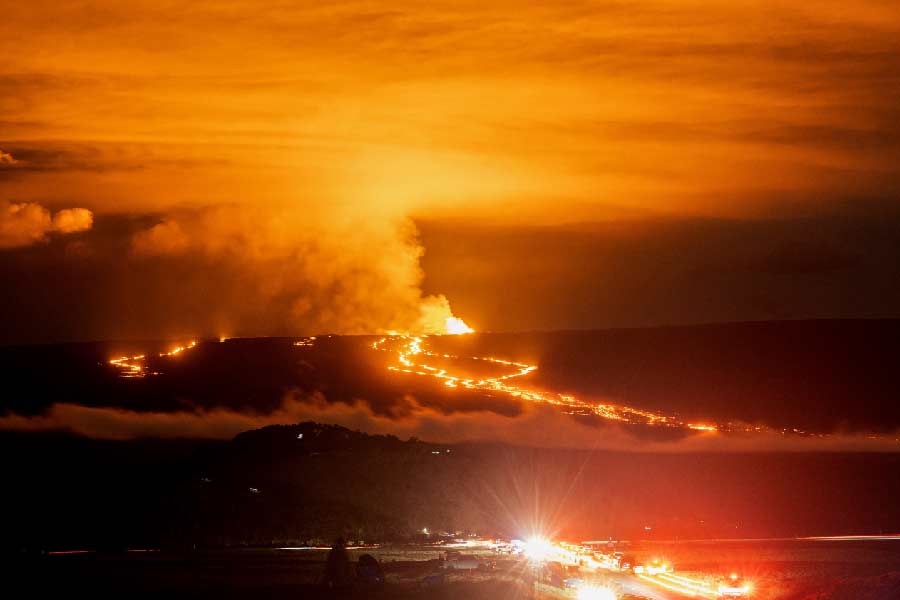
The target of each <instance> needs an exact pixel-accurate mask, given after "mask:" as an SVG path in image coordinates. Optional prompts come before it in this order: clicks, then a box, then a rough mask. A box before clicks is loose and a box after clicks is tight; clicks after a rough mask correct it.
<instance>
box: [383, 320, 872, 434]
mask: <svg viewBox="0 0 900 600" xmlns="http://www.w3.org/2000/svg"><path fill="white" fill-rule="evenodd" d="M446 329H447V334H465V333H472V332H473V330H472V328H470V327H469V326H468V325H466V324H465V322H464V321H462V320H461V319H457V318H455V317H450V318H448V319H447V328H446ZM427 338H428V336H427V335H422V336H413V335H405V334H391V335H387V336H385V337H383V338H381V339H379V340H378V341H376V342H374V343H373V344H372V347H373V348H374V349H375V350H380V351H387V352H394V353H396V357H397V362H396V364H391V365H389V366H388V367H387V368H388V369H389V370H390V371H395V372H398V373H408V374H411V375H418V376H422V377H432V378H435V379H438V380H440V381H442V382H443V384H444V385H446V386H447V387H450V388H465V389H469V390H481V391H484V392H487V393H501V394H507V395H509V396H513V397H515V398H520V399H522V400H526V401H528V402H536V403H541V404H549V405H553V406H557V407H559V408H560V409H561V410H562V411H563V412H564V413H566V414H570V415H579V416H596V417H600V418H603V419H606V420H609V421H617V422H620V423H623V424H628V425H653V426H662V427H669V428H675V429H682V430H687V431H693V432H697V433H703V434H708V435H714V434H720V433H743V434H760V433H775V434H780V435H792V436H801V437H819V438H826V437H828V434H823V433H809V432H806V431H804V430H802V429H797V428H784V429H771V428H768V427H762V426H759V425H748V424H743V423H736V422H724V423H709V422H707V423H698V422H694V423H691V422H687V421H684V420H682V419H680V418H679V417H677V416H676V415H666V414H661V413H655V412H651V411H647V410H641V409H639V408H635V407H630V406H624V405H618V404H608V403H593V402H588V401H586V400H582V399H579V398H577V397H576V396H574V395H572V394H562V393H556V392H549V391H543V390H538V389H534V388H528V387H524V386H521V385H517V382H516V381H515V380H519V379H522V378H524V377H526V376H527V375H529V374H531V373H534V372H535V371H537V368H538V367H537V365H532V364H527V363H523V362H516V361H511V360H505V359H502V358H496V357H492V356H468V357H463V356H456V355H452V354H443V353H438V352H433V351H431V350H429V349H428V348H427ZM436 363H437V364H436ZM465 363H469V364H471V365H472V366H481V367H482V370H483V367H484V366H485V365H488V364H489V365H491V366H494V367H498V368H501V369H503V372H502V374H500V375H495V376H484V377H473V376H470V375H468V374H463V373H462V372H460V371H458V370H451V368H453V367H456V366H460V365H463V364H465ZM451 365H452V367H451ZM873 439H876V438H873Z"/></svg>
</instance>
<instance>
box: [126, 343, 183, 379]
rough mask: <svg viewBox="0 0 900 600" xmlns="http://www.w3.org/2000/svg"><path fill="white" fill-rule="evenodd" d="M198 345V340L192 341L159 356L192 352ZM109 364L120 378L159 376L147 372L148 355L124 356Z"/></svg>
mask: <svg viewBox="0 0 900 600" xmlns="http://www.w3.org/2000/svg"><path fill="white" fill-rule="evenodd" d="M196 345H197V342H196V340H191V342H190V343H189V344H188V345H187V346H176V347H175V348H172V349H171V350H169V351H168V352H160V353H159V356H161V357H163V356H177V355H178V354H181V353H182V352H184V351H185V350H190V349H191V348H194V347H195V346H196ZM109 364H110V365H112V366H114V367H116V368H117V369H119V377H123V378H125V379H131V378H135V377H145V376H146V375H159V373H157V372H156V371H153V372H149V373H148V371H147V355H145V354H138V355H137V356H122V357H120V358H113V359H111V360H110V361H109Z"/></svg>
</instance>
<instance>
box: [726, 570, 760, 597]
mask: <svg viewBox="0 0 900 600" xmlns="http://www.w3.org/2000/svg"><path fill="white" fill-rule="evenodd" d="M751 589H752V586H751V585H750V583H749V582H748V581H746V580H745V579H744V578H743V577H741V576H739V575H738V574H737V573H732V574H731V575H729V576H728V577H726V578H725V579H724V580H723V581H722V583H720V584H719V589H718V597H719V598H746V597H748V596H749V594H750V590H751Z"/></svg>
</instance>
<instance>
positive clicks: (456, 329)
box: [444, 317, 475, 335]
mask: <svg viewBox="0 0 900 600" xmlns="http://www.w3.org/2000/svg"><path fill="white" fill-rule="evenodd" d="M444 328H445V329H446V331H447V333H448V334H450V335H462V334H464V333H474V332H475V330H474V329H472V328H471V327H469V326H468V325H466V322H465V321H463V320H462V319H460V318H458V317H447V321H446V322H445V325H444Z"/></svg>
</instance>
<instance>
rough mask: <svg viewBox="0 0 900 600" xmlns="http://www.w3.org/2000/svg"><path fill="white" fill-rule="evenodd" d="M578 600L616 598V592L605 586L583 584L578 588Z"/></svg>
mask: <svg viewBox="0 0 900 600" xmlns="http://www.w3.org/2000/svg"><path fill="white" fill-rule="evenodd" d="M577 598H578V600H616V593H615V592H614V591H612V590H611V589H609V588H608V587H605V586H596V585H585V586H582V587H580V588H578V595H577Z"/></svg>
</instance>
